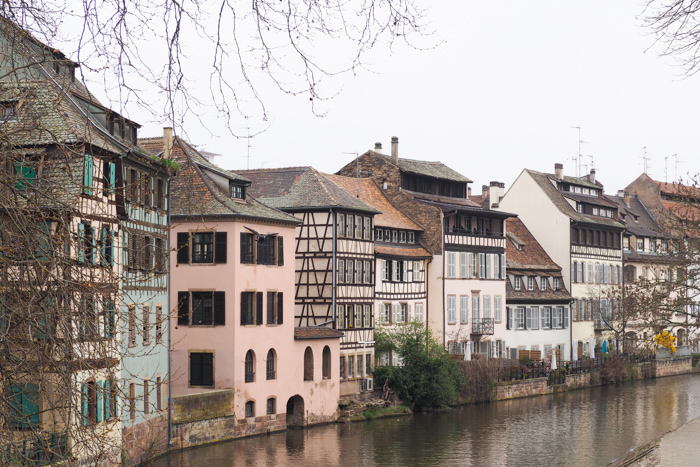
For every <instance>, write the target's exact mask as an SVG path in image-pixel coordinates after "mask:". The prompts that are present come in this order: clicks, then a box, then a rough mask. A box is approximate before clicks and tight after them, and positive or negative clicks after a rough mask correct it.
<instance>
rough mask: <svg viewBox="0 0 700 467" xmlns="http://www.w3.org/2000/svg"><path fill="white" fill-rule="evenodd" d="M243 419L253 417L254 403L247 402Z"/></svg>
mask: <svg viewBox="0 0 700 467" xmlns="http://www.w3.org/2000/svg"><path fill="white" fill-rule="evenodd" d="M245 417H246V418H252V417H255V401H248V402H246V403H245Z"/></svg>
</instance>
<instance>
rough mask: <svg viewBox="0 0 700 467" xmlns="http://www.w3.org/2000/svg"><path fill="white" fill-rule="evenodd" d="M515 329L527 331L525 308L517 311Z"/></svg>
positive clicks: (520, 307)
mask: <svg viewBox="0 0 700 467" xmlns="http://www.w3.org/2000/svg"><path fill="white" fill-rule="evenodd" d="M515 329H525V307H522V306H519V307H517V308H516V309H515Z"/></svg>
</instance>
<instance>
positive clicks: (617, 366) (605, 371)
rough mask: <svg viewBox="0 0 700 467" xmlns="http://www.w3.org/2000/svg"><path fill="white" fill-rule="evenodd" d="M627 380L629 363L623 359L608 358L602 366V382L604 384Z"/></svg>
mask: <svg viewBox="0 0 700 467" xmlns="http://www.w3.org/2000/svg"><path fill="white" fill-rule="evenodd" d="M625 380H627V362H626V361H625V360H624V359H623V358H616V357H611V358H606V359H605V360H603V363H602V364H601V365H600V381H601V383H603V384H608V383H619V382H621V381H625Z"/></svg>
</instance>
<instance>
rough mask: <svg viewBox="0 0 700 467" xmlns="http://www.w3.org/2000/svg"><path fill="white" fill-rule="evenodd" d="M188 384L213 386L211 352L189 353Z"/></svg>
mask: <svg viewBox="0 0 700 467" xmlns="http://www.w3.org/2000/svg"><path fill="white" fill-rule="evenodd" d="M190 386H214V354H213V353H209V352H192V353H190Z"/></svg>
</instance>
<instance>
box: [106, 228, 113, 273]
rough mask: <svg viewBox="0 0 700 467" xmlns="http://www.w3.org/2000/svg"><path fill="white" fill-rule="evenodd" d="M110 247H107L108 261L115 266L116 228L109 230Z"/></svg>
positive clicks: (111, 265)
mask: <svg viewBox="0 0 700 467" xmlns="http://www.w3.org/2000/svg"><path fill="white" fill-rule="evenodd" d="M108 240H109V247H108V248H107V254H108V256H107V262H108V263H109V266H110V267H114V230H110V231H109V238H108Z"/></svg>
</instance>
